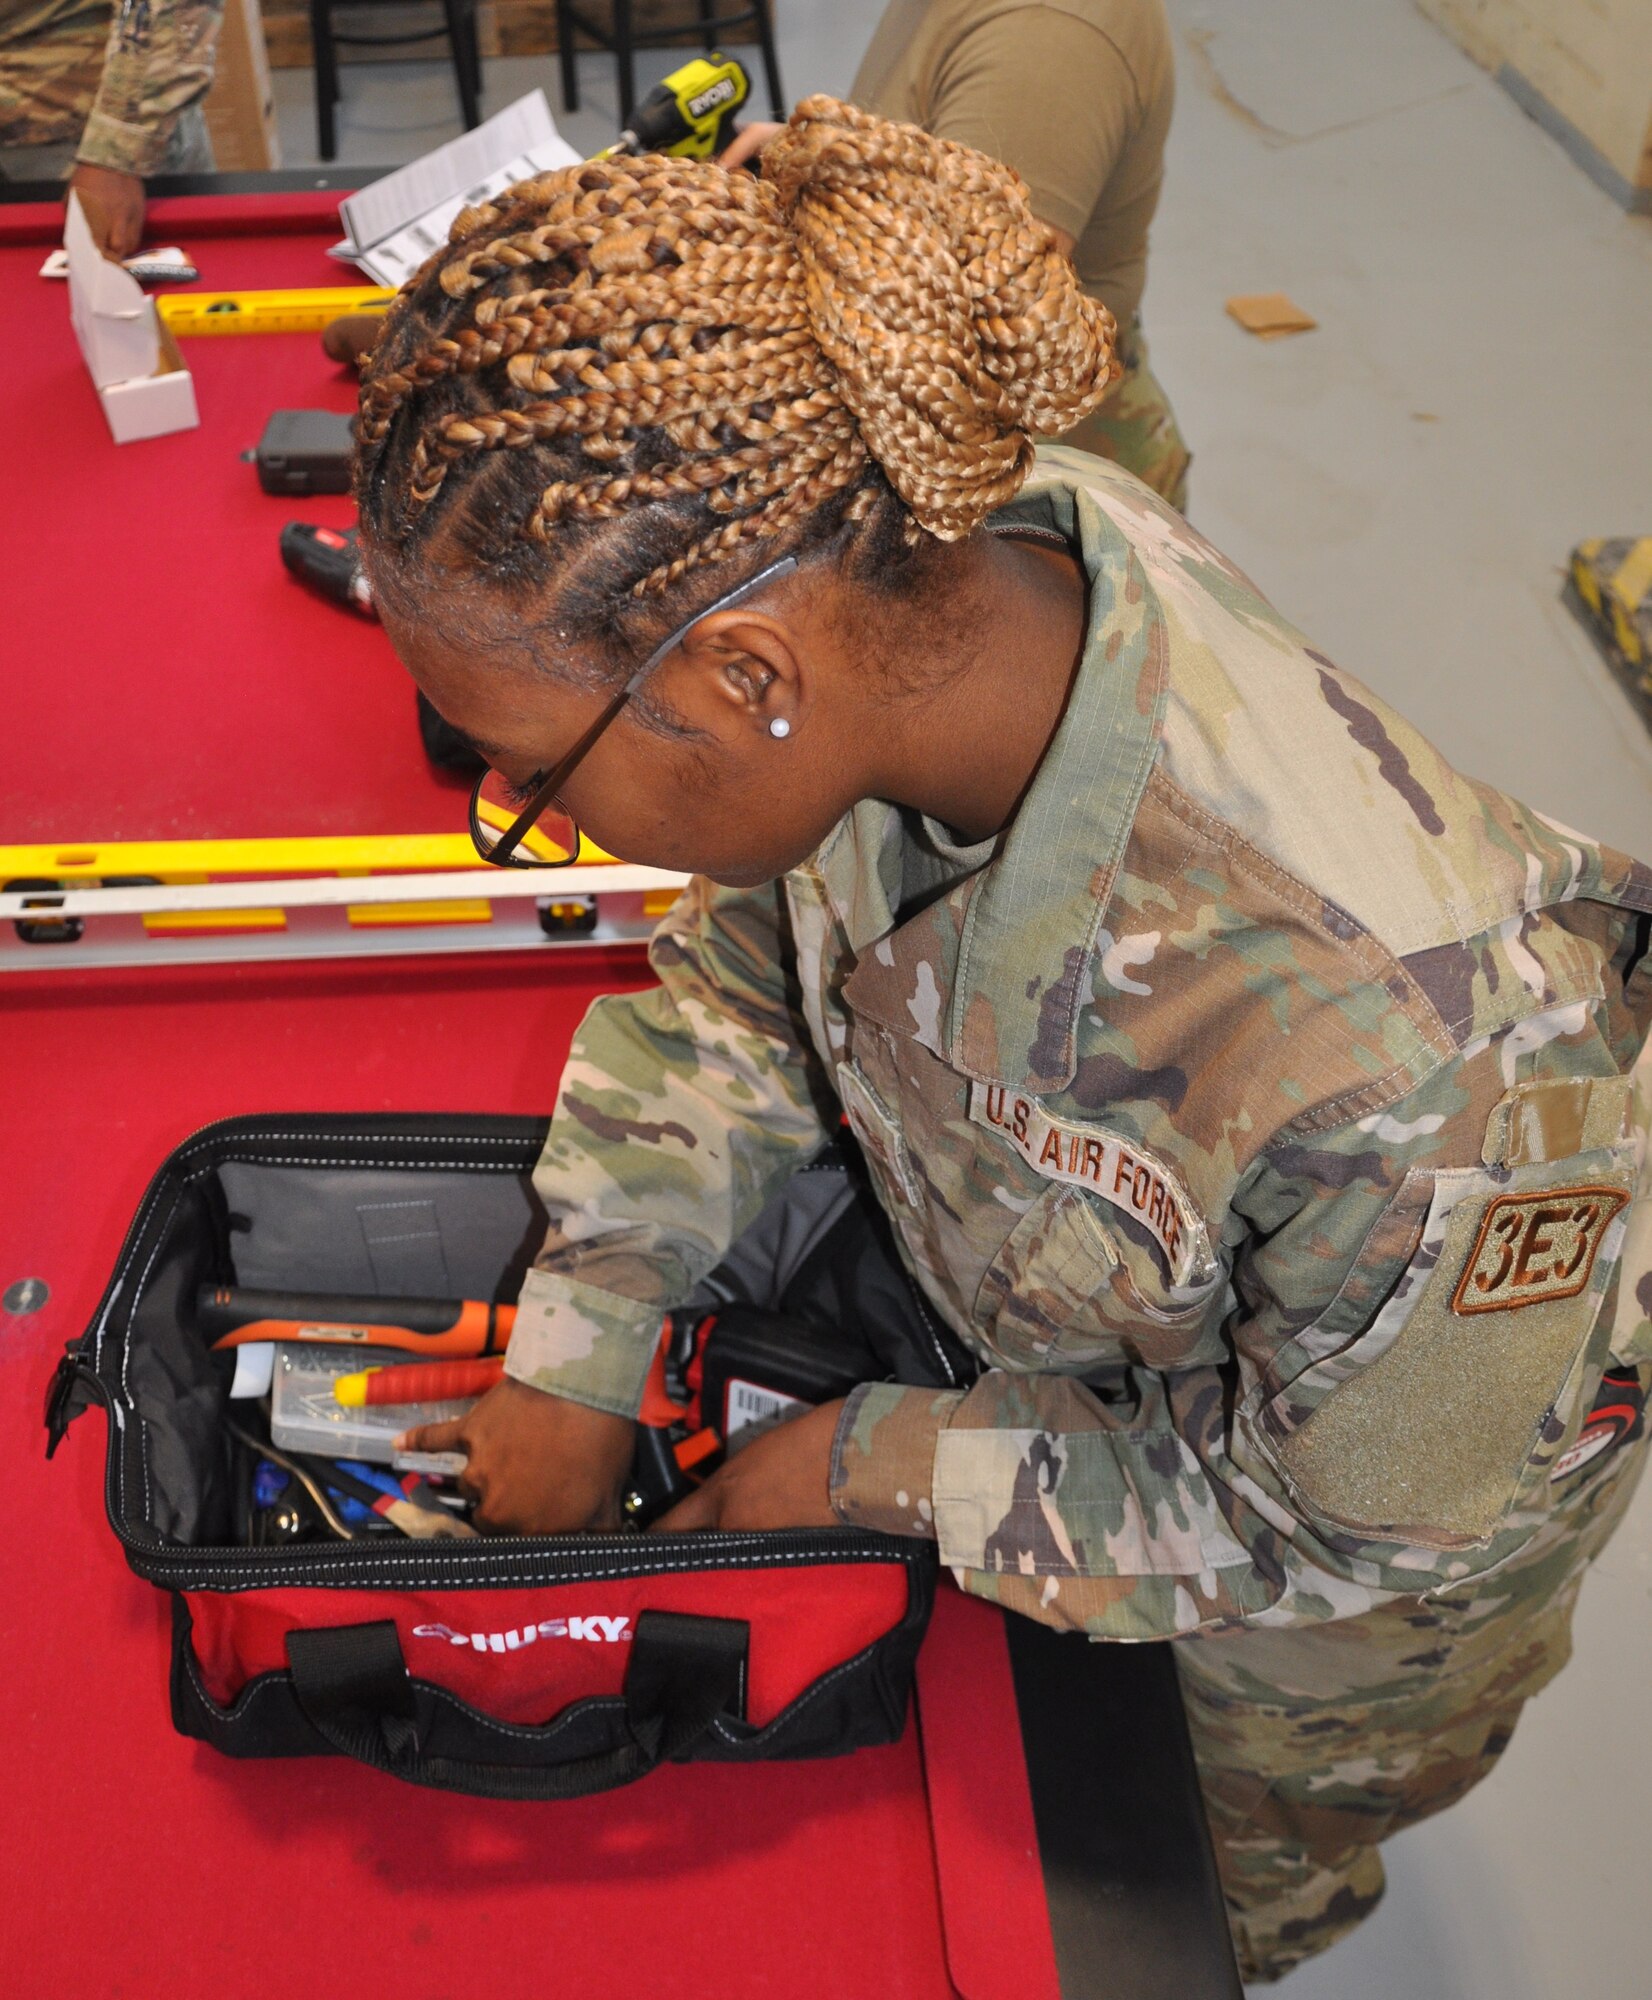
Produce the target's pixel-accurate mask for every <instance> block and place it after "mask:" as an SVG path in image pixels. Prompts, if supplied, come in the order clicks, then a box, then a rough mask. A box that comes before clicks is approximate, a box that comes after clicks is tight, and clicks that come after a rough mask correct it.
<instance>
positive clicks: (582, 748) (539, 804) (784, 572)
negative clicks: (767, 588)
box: [470, 556, 797, 868]
mask: <svg viewBox="0 0 1652 2000" xmlns="http://www.w3.org/2000/svg"><path fill="white" fill-rule="evenodd" d="M796 568H797V557H796V556H782V557H781V558H780V560H779V561H778V562H772V563H770V564H769V565H768V567H767V568H766V569H760V570H759V571H758V572H757V574H756V575H755V576H753V577H749V578H747V580H746V581H745V582H744V583H742V584H739V585H737V586H736V588H735V589H733V590H729V591H725V592H724V593H723V595H722V596H721V597H719V598H716V599H714V600H713V601H712V602H711V603H710V604H708V605H707V606H706V607H705V609H704V610H703V611H696V612H695V614H694V616H693V617H692V618H689V619H685V620H684V622H683V623H682V624H681V625H679V626H678V627H677V629H676V631H675V632H673V633H672V634H671V636H670V637H669V638H667V639H662V640H661V641H660V643H659V645H657V646H656V647H655V648H654V650H653V652H651V653H650V654H649V656H648V658H647V659H646V660H644V661H643V663H642V665H641V666H640V667H638V669H637V670H636V672H635V673H634V674H633V675H632V676H631V678H630V679H629V680H628V681H627V682H626V683H625V685H624V686H623V687H622V688H621V689H620V691H619V692H618V694H616V695H615V696H614V698H613V700H612V701H610V702H609V704H608V706H607V707H606V708H605V709H604V710H603V711H602V713H601V714H600V715H599V716H598V717H597V719H596V721H595V722H593V723H592V724H591V726H590V728H589V729H587V730H586V732H585V734H584V735H583V736H582V737H581V738H580V739H579V741H578V742H577V743H576V744H575V745H574V747H573V748H572V749H571V750H570V751H569V752H568V754H567V756H566V757H564V758H563V759H562V761H561V762H560V763H559V764H556V765H553V766H552V768H551V769H550V770H549V771H548V772H544V773H540V774H536V775H535V776H534V777H533V778H530V779H529V781H528V782H529V784H530V785H531V786H532V787H533V791H532V795H531V797H530V798H529V800H528V803H527V804H526V806H524V807H523V809H522V811H521V812H520V813H518V814H517V816H516V818H515V819H514V820H512V821H511V823H510V825H509V826H508V827H506V829H505V831H504V833H503V834H502V835H501V836H500V838H499V840H498V841H497V842H496V843H495V844H494V845H493V846H491V847H489V846H484V845H483V835H482V822H481V816H480V813H479V812H478V810H477V809H478V807H479V805H480V803H481V798H482V787H483V785H485V784H486V783H487V780H488V777H489V772H487V771H484V772H483V773H482V775H481V776H480V777H479V778H478V779H477V780H476V783H475V785H474V786H473V787H472V789H471V794H470V839H471V845H472V846H473V847H474V848H475V849H476V852H477V853H478V854H479V855H481V857H482V859H483V860H484V861H486V862H489V863H490V864H491V865H492V866H493V867H495V868H567V867H568V866H570V865H571V864H572V863H573V862H575V861H577V860H578V859H579V843H580V831H579V828H578V826H577V825H576V824H575V822H574V820H573V817H572V816H571V815H569V816H568V825H569V826H570V828H572V830H573V837H574V851H573V853H572V854H569V855H567V856H565V857H564V858H563V859H562V860H561V861H536V860H532V859H527V858H524V857H523V856H521V855H519V854H518V853H517V851H516V850H517V848H518V847H519V846H520V845H521V843H522V840H523V838H524V836H525V835H526V834H527V833H528V831H529V829H530V828H531V827H532V826H533V824H534V822H535V821H536V820H537V819H538V818H539V816H540V815H541V813H543V812H544V811H545V809H546V808H547V807H548V806H550V805H551V804H552V803H554V801H555V799H556V795H557V793H558V792H559V791H560V790H561V789H562V787H563V786H564V785H565V784H566V783H567V782H568V780H569V779H570V778H571V777H572V776H573V774H574V772H575V771H576V770H577V769H578V768H579V766H580V764H581V763H582V762H583V761H584V759H585V757H586V755H587V754H588V753H589V751H590V749H591V746H592V744H594V743H595V742H596V740H597V738H598V737H599V736H600V735H601V734H602V732H603V731H604V730H605V729H606V728H607V727H608V725H609V724H610V723H611V722H612V721H613V720H614V718H615V716H617V715H618V714H619V712H620V710H621V709H622V708H624V706H625V704H626V703H627V702H628V701H629V700H630V699H631V697H632V695H634V694H635V693H636V691H637V689H638V688H640V687H641V686H642V684H643V682H644V681H645V680H647V678H648V676H649V675H650V674H651V673H652V672H653V671H654V669H655V668H656V667H657V666H658V665H659V664H660V662H661V661H662V660H663V659H664V658H665V657H666V655H667V654H668V653H670V652H672V651H673V650H674V649H675V648H676V647H677V646H679V645H681V644H682V642H683V640H684V639H685V638H687V636H688V634H689V633H690V632H692V631H693V629H694V627H695V626H696V625H698V624H699V622H700V620H701V619H702V618H709V617H710V616H711V615H712V613H713V612H714V611H729V610H732V609H733V608H734V606H735V605H737V604H743V603H744V602H745V601H746V599H747V598H748V597H750V596H751V595H752V594H753V592H755V591H758V590H760V589H762V587H763V586H764V585H765V584H768V583H773V582H775V581H776V580H777V579H778V578H780V577H783V576H789V575H790V574H791V573H792V571H793V570H795V569H796Z"/></svg>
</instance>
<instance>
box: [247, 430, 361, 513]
mask: <svg viewBox="0 0 1652 2000" xmlns="http://www.w3.org/2000/svg"><path fill="white" fill-rule="evenodd" d="M355 448H356V447H355V440H354V438H353V437H352V436H351V434H350V419H349V418H348V417H346V416H341V415H340V414H339V413H338V411H336V410H276V411H274V412H272V414H271V416H270V420H269V422H268V423H267V424H266V425H265V426H264V435H263V436H262V437H261V438H260V439H259V440H258V449H257V451H256V452H255V453H254V454H253V457H254V460H255V462H256V464H257V467H258V483H259V485H260V486H262V487H263V489H264V491H265V492H266V493H348V492H349V490H350V464H351V459H352V457H353V456H354V453H355Z"/></svg>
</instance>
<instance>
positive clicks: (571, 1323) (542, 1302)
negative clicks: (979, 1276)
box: [506, 878, 836, 1416]
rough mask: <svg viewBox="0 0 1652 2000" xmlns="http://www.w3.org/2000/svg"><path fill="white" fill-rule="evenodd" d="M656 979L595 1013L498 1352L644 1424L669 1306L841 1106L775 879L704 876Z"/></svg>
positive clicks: (690, 894)
mask: <svg viewBox="0 0 1652 2000" xmlns="http://www.w3.org/2000/svg"><path fill="white" fill-rule="evenodd" d="M649 959H650V963H651V964H652V966H653V969H654V971H655V973H656V974H657V975H658V977H659V981H660V983H659V985H658V987H656V988H654V989H652V990H651V991H649V992H646V993H635V994H610V995H608V996H606V997H604V998H603V999H600V1000H598V1001H597V1002H596V1003H595V1005H594V1006H593V1007H592V1008H591V1011H590V1012H589V1013H588V1014H587V1015H586V1017H585V1020H584V1022H583V1023H582V1025H581V1027H580V1030H579V1032H578V1034H577V1035H576V1036H575V1037H574V1042H573V1047H572V1050H571V1052H570V1054H569V1057H568V1065H567V1068H566V1069H565V1070H564V1071H563V1076H562V1085H561V1089H560V1091H559V1093H558V1096H557V1104H556V1110H555V1114H554V1116H553V1118H552V1121H551V1129H550V1135H549V1137H548V1139H547V1141H546V1145H545V1151H544V1154H543V1156H542V1158H541V1160H540V1163H539V1168H538V1170H537V1172H536V1174H535V1184H536V1186H537V1187H538V1190H539V1193H540V1195H541V1197H542V1199H543V1200H544V1203H545V1206H546V1209H547V1210H548V1212H549V1215H550V1219H551V1221H550V1229H549V1232H548V1234H547V1236H546V1239H545V1244H544V1247H543V1249H542V1250H541V1251H540V1254H539V1257H538V1259H537V1261H536V1263H535V1266H534V1268H533V1269H532V1270H531V1271H530V1272H529V1273H528V1276H527V1279H526V1281H525V1283H524V1284H523V1287H522V1292H521V1297H520V1301H519V1304H518V1308H517V1319H516V1325H515V1328H514V1330H513V1332H512V1335H511V1342H510V1352H509V1354H508V1356H507V1359H506V1367H507V1368H508V1370H509V1372H510V1373H511V1374H512V1375H514V1376H516V1377H517V1378H518V1379H519V1380H521V1381H524V1382H530V1383H532V1384H533V1386H534V1387H535V1388H538V1389H544V1390H547V1391H549V1392H550V1393H552V1394H554V1395H559V1396H567V1397H569V1398H571V1399H572V1400H573V1401H575V1402H579V1403H587V1404H590V1405H592V1406H593V1407H594V1408H597V1409H602V1410H612V1411H614V1412H616V1413H617V1414H619V1415H622V1416H634V1415H635V1414H636V1411H637V1407H638V1404H639V1402H640V1401H641V1397H642V1390H643V1382H644V1378H645V1377H646V1375H647V1373H648V1367H649V1362H650V1360H651V1358H652V1355H653V1350H654V1344H655V1336H656V1334H657V1331H658V1328H659V1324H660V1319H661V1315H662V1314H663V1313H665V1312H666V1311H668V1310H669V1309H670V1308H671V1307H672V1306H675V1305H679V1304H681V1303H682V1301H683V1300H684V1299H686V1298H687V1297H688V1295H689V1293H690V1292H692V1291H693V1289H694V1287H695V1286H696V1285H697V1284H698V1283H699V1281H700V1279H701V1278H703V1277H704V1276H705V1275H706V1273H707V1272H708V1271H710V1270H711V1269H712V1268H713V1266H714V1265H716V1264H717V1263H718V1262H719V1261H720V1260H721V1258H722V1257H723V1255H724V1253H725V1252H726V1251H727V1249H728V1247H729V1245H730V1243H732V1242H733V1240H734V1238H735V1237H736V1236H737V1235H738V1234H739V1233H740V1231H741V1230H743V1229H744V1228H745V1227H746V1226H747V1224H748V1223H750V1222H751V1221H752V1220H753V1219H754V1218H755V1217H756V1215H757V1213H758V1211H759V1210H760V1209H761V1208H762V1207H763V1205H764V1203H765V1202H766V1201H767V1200H768V1199H769V1197H770V1196H771V1195H772V1194H773V1193H775V1192H776V1191H777V1190H778V1189H779V1188H780V1187H781V1186H782V1185H783V1184H784V1183H785V1181H786V1180H787V1179H788V1178H789V1177H790V1176H791V1174H793V1173H794V1172H795V1171H796V1170H797V1169H798V1168H799V1167H800V1166H803V1165H805V1164H806V1163H807V1162H808V1161H809V1160H810V1159H811V1158H813V1157H814V1155H815V1154H816V1153H818V1152H819V1151H820V1150H821V1148H822V1147H823V1146H824V1145H825V1143H826V1141H827V1138H828V1137H829V1135H830V1132H831V1130H832V1127H833V1126H834V1125H835V1122H836V1111H835V1107H833V1108H827V1109H824V1110H823V1107H830V1106H831V1098H830V1092H829V1090H828V1089H827V1086H826V1084H825V1081H824V1077H823V1075H822V1073H821V1071H820V1069H819V1066H818V1063H817V1060H816V1058H815V1056H814V1053H813V1049H812V1047H811V1045H810V1044H809V1042H808V1040H807V1037H806V1034H805V1032H804V1030H803V1028H802V1025H801V1022H800V1019H799V1016H798V1015H797V1013H796V1011H795V1008H794V993H795V986H794V975H793V972H792V970H791V954H790V949H789V931H788V927H787V925H786V922H785V917H784V904H783V899H782V894H781V890H780V887H779V885H778V884H777V883H771V884H769V885H767V886H766V887H764V888H761V889H754V890H749V891H748V890H730V889H719V888H717V887H715V886H714V885H713V884H711V883H709V882H707V881H704V880H703V879H700V878H696V879H695V880H694V881H693V882H692V883H691V884H690V885H689V887H688V888H687V889H686V890H685V891H684V893H683V895H682V896H681V897H680V898H679V900H678V902H677V904H676V906H675V907H674V908H673V910H672V911H671V913H670V915H669V916H667V917H666V919H665V920H664V922H663V923H662V924H661V925H660V927H659V929H658V930H657V931H656V932H655V934H654V939H653V943H652V944H651V946H650V948H649Z"/></svg>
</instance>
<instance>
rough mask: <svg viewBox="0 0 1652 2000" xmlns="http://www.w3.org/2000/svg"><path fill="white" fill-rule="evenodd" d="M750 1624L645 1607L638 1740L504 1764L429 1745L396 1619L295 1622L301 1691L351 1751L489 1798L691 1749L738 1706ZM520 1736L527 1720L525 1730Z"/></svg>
mask: <svg viewBox="0 0 1652 2000" xmlns="http://www.w3.org/2000/svg"><path fill="white" fill-rule="evenodd" d="M749 1631H750V1628H749V1627H748V1626H747V1625H746V1623H745V1621H744V1620H742V1619H736V1618H702V1617H695V1616H691V1615H689V1614H686V1613H682V1612H676V1611H645V1612H643V1613H642V1614H641V1616H640V1617H639V1618H638V1619H637V1625H636V1636H635V1638H634V1639H633V1640H632V1642H631V1658H630V1661H629V1663H628V1664H627V1667H626V1673H625V1688H624V1700H625V1726H626V1729H627V1732H628V1734H629V1738H630V1740H629V1741H628V1742H624V1743H621V1744H619V1745H617V1746H616V1747H615V1748H614V1749H612V1750H605V1751H599V1752H597V1753H596V1754H595V1755H593V1756H589V1757H580V1758H576V1759H573V1760H572V1761H570V1762H567V1763H554V1764H542V1765H532V1764H493V1763H486V1762H480V1761H477V1762H472V1761H470V1760H468V1759H463V1758H454V1757H433V1756H430V1755H428V1754H427V1753H426V1752H425V1751H423V1750H422V1749H421V1748H420V1744H419V1732H418V1722H417V1718H418V1709H417V1704H416V1701H415V1691H414V1684H413V1681H412V1679H411V1677H410V1676H409V1674H408V1671H407V1663H406V1661H405V1660H404V1659H403V1657H402V1648H401V1639H400V1637H399V1636H398V1634H397V1631H396V1626H395V1621H394V1620H393V1619H388V1618H387V1619H379V1620H375V1621H374V1622H373V1623H371V1624H366V1625H327V1626H321V1627H319V1628H316V1629H314V1630H311V1631H295V1632H289V1633H288V1634H287V1664H288V1667H289V1668H290V1670H291V1673H292V1684H293V1692H294V1694H295V1695H296V1696H297V1699H298V1704H299V1706H300V1708H302V1709H303V1711H304V1714H305V1717H306V1718H307V1720H308V1721H309V1722H310V1724H311V1725H312V1726H313V1727H314V1728H315V1729H316V1730H317V1731H318V1732H319V1733H320V1735H322V1736H323V1737H324V1738H325V1739H326V1741H327V1742H328V1743H329V1744H330V1745H331V1746H332V1748H333V1749H334V1750H336V1751H337V1752H338V1753H339V1755H340V1756H343V1757H353V1758H354V1759H355V1760H356V1762H357V1763H360V1764H367V1765H369V1766H371V1767H372V1769H374V1770H376V1771H385V1772H388V1773H389V1775H390V1776H392V1777H396V1778H405V1779H407V1780H408V1781H409V1782H410V1783H412V1784H416V1785H430V1786H434V1787H435V1788H436V1789H438V1790H440V1791H448V1792H469V1793H472V1794H474V1795H475V1796H477V1797H479V1798H489V1799H577V1798H584V1797H586V1796H587V1795H588V1794H589V1793H592V1792H604V1791H611V1790H612V1789H613V1788H614V1787H615V1786H618V1785H629V1784H632V1783H634V1782H635V1781H636V1780H637V1779H638V1778H642V1777H646V1776H647V1774H648V1773H649V1772H650V1771H652V1770H653V1769H654V1768H655V1766H656V1765H658V1764H661V1763H664V1762H665V1761H666V1760H667V1759H668V1758H672V1757H680V1756H682V1755H683V1754H684V1753H685V1752H686V1751H688V1750H689V1749H690V1748H691V1747H692V1746H693V1745H694V1744H695V1743H696V1742H698V1741H699V1739H700V1738H701V1737H702V1736H704V1735H705V1733H706V1731H707V1730H708V1729H709V1728H710V1727H711V1724H712V1722H713V1720H714V1719H715V1718H716V1717H717V1716H718V1715H720V1714H722V1713H724V1712H725V1711H726V1712H728V1713H729V1714H737V1713H738V1707H739V1698H740V1692H741V1684H742V1680H743V1677H744V1674H745V1664H746V1648H747V1641H748V1637H749ZM517 1733H518V1737H519V1739H520V1736H521V1734H522V1732H517Z"/></svg>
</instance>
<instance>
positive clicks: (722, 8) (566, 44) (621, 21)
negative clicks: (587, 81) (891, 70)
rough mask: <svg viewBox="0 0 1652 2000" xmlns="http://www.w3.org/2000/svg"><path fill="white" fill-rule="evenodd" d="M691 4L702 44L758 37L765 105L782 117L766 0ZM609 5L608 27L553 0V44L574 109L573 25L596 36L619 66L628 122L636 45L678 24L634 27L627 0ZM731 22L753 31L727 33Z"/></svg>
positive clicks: (665, 38)
mask: <svg viewBox="0 0 1652 2000" xmlns="http://www.w3.org/2000/svg"><path fill="white" fill-rule="evenodd" d="M695 8H696V11H697V15H698V19H699V27H700V36H701V46H702V47H704V48H707V49H715V48H721V47H722V46H723V44H724V43H725V42H728V41H730V40H734V41H739V40H743V39H751V40H754V41H755V42H756V43H757V46H758V48H759V50H760V51H761V52H762V56H763V75H764V78H765V80H766V81H767V83H768V86H769V107H770V109H771V110H772V112H773V114H774V116H775V117H776V118H784V117H785V115H786V109H785V96H784V93H783V92H782V91H781V88H780V62H779V58H778V57H777V56H776V55H775V52H774V18H773V10H772V9H771V7H770V4H769V0H748V4H747V5H746V6H743V7H742V6H740V5H739V4H738V0H730V4H727V5H719V0H695ZM608 11H609V25H608V27H607V28H599V27H598V26H597V25H596V23H595V22H594V21H592V19H591V18H590V16H589V15H588V14H585V13H582V12H581V11H580V9H579V8H577V7H576V6H575V5H574V0H556V46H557V53H558V54H559V55H560V57H561V59H562V105H563V109H564V110H566V111H577V110H578V109H579V74H578V71H577V70H576V68H575V66H574V34H575V31H576V30H577V31H578V32H579V33H580V34H582V35H584V36H586V37H587V38H588V39H589V40H591V41H593V42H595V43H596V45H597V47H598V48H599V49H607V50H609V51H610V52H611V53H612V55H613V58H614V61H615V63H616V64H617V65H618V67H619V101H620V123H621V124H622V125H629V124H630V122H631V112H632V108H633V107H634V105H635V104H636V101H637V76H636V62H635V56H636V52H637V50H638V49H658V48H663V47H665V46H666V44H667V43H669V42H672V41H674V40H675V39H676V38H677V36H678V35H679V34H680V33H681V32H682V30H681V28H666V29H659V28H654V29H650V30H645V31H644V32H643V33H641V34H638V33H636V32H635V31H634V30H633V28H632V26H631V0H612V4H611V6H610V8H609V10H608ZM682 25H683V26H684V27H686V26H687V25H688V24H687V23H686V22H685V23H683V24H682ZM732 28H753V29H755V30H756V33H755V34H754V35H753V36H751V37H749V38H747V37H741V36H731V35H730V33H729V30H730V29H732Z"/></svg>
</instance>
